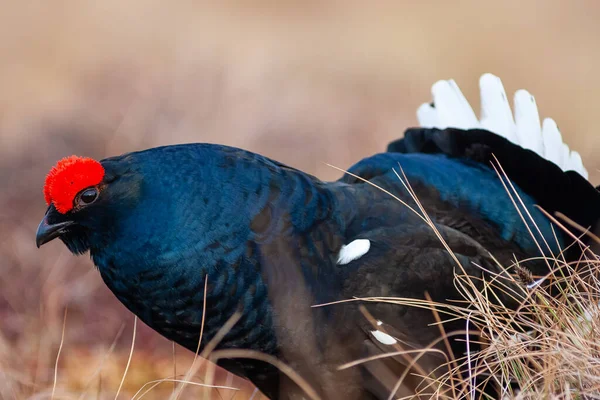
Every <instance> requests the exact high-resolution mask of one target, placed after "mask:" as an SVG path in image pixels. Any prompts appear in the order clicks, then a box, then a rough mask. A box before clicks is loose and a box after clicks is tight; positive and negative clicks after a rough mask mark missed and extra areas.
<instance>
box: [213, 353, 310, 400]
mask: <svg viewBox="0 0 600 400" xmlns="http://www.w3.org/2000/svg"><path fill="white" fill-rule="evenodd" d="M221 358H250V359H253V360H258V361H263V362H266V363H269V364H271V365H273V366H274V367H276V368H277V369H279V370H280V371H281V372H283V373H284V374H286V375H287V376H288V378H290V379H291V380H292V381H293V382H294V383H295V384H296V385H298V387H300V388H301V389H302V390H303V391H304V393H306V395H307V396H308V398H310V399H312V400H319V399H320V397H319V395H318V394H317V392H316V391H315V390H314V389H313V388H312V387H311V386H310V385H309V383H308V382H307V381H306V380H304V378H302V377H301V376H300V375H299V374H298V373H297V372H296V371H294V370H293V369H292V368H290V367H289V366H288V365H286V364H285V363H283V362H281V361H279V360H278V359H277V358H275V357H273V356H270V355H268V354H264V353H260V352H258V351H253V350H239V349H231V350H217V351H215V352H213V353H212V354H211V356H210V360H211V361H213V362H215V363H216V362H217V361H218V360H219V359H221Z"/></svg>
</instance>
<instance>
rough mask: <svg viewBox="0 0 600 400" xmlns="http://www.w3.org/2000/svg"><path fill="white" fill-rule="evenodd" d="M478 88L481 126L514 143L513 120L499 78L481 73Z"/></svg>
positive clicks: (515, 135) (515, 137) (515, 138)
mask: <svg viewBox="0 0 600 400" xmlns="http://www.w3.org/2000/svg"><path fill="white" fill-rule="evenodd" d="M479 89H480V92H481V127H482V128H483V129H486V130H488V131H490V132H494V133H495V134H497V135H500V136H502V137H504V138H506V139H508V140H510V141H511V142H513V143H516V141H517V134H516V131H515V129H516V128H515V121H514V120H513V116H512V112H511V111H510V105H509V104H508V98H507V97H506V92H505V91H504V86H502V81H501V80H500V78H498V77H497V76H494V75H492V74H483V75H482V76H481V78H480V79H479Z"/></svg>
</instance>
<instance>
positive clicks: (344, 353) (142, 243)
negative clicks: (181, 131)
mask: <svg viewBox="0 0 600 400" xmlns="http://www.w3.org/2000/svg"><path fill="white" fill-rule="evenodd" d="M102 165H103V166H104V168H105V170H106V176H105V179H104V181H103V183H102V191H101V195H100V196H99V199H98V200H97V201H96V203H94V204H93V205H92V206H90V207H89V208H87V209H83V210H80V211H77V212H73V213H70V214H68V215H66V216H59V215H58V214H56V213H53V212H52V207H51V210H50V211H49V214H48V215H49V217H48V218H49V219H53V221H54V219H56V222H58V221H59V220H60V218H71V219H73V220H74V221H75V222H76V225H75V226H74V227H73V228H71V230H70V231H68V232H65V233H64V234H63V236H62V237H61V239H62V240H63V241H64V242H65V243H67V245H68V246H69V248H71V249H72V250H74V252H83V251H85V250H86V249H89V250H90V253H91V256H92V258H93V260H94V263H95V264H96V265H97V266H98V269H99V271H100V273H101V275H102V278H103V279H104V281H105V282H106V284H107V285H108V287H109V288H110V289H111V290H112V291H113V292H114V293H115V295H116V296H117V297H118V298H119V300H120V301H121V302H122V303H123V304H124V305H125V306H126V307H128V308H129V309H130V310H131V311H132V312H134V313H135V314H136V315H138V316H139V317H140V318H141V319H142V320H143V321H144V322H146V323H147V324H148V325H150V326H151V327H152V328H154V329H155V330H157V331H158V332H160V333H161V334H163V335H164V336H166V337H167V338H169V339H172V340H174V341H176V342H178V343H180V344H181V345H183V346H185V347H187V348H189V349H191V350H195V349H196V346H197V341H198V339H199V333H200V328H201V323H202V319H203V315H202V309H203V307H204V297H206V305H205V306H206V315H204V319H205V323H204V334H203V337H202V343H201V344H202V345H205V344H206V343H207V342H208V341H209V340H210V339H212V338H213V337H214V336H215V334H216V333H217V331H218V330H219V329H220V328H221V326H222V325H223V324H224V323H225V322H226V321H227V319H228V318H229V317H230V316H231V315H232V314H234V313H235V312H236V311H239V312H240V313H241V318H240V320H239V322H238V323H237V324H236V325H235V326H234V327H233V329H231V330H230V331H229V332H228V333H227V334H226V335H225V337H224V338H223V340H222V341H221V342H220V343H219V346H218V347H219V348H242V349H251V350H258V351H261V352H265V353H268V354H270V355H273V356H275V357H278V358H280V359H281V360H282V361H284V362H286V363H288V364H290V365H291V366H292V367H294V368H295V369H296V370H297V371H298V372H299V373H300V374H301V375H303V376H304V377H305V378H307V379H308V380H309V381H310V382H312V383H314V384H316V385H318V386H319V390H320V393H321V394H322V395H323V396H325V397H331V396H332V394H335V395H339V396H344V398H352V397H354V398H364V397H365V396H374V397H377V398H379V397H382V396H383V397H385V396H386V395H385V394H381V393H385V390H386V389H385V385H383V386H381V385H379V386H378V385H377V384H368V383H366V382H367V379H366V378H364V376H363V374H362V373H360V372H356V370H347V371H337V366H338V365H340V364H341V363H343V362H347V361H350V360H351V359H354V358H356V357H358V356H360V355H361V354H362V352H364V351H366V352H367V353H368V352H369V350H368V349H369V348H370V345H369V344H368V343H371V344H372V341H369V340H368V338H369V336H368V335H369V333H368V332H369V329H368V328H364V326H363V329H359V333H358V335H357V333H356V332H357V330H356V325H357V324H359V323H358V322H357V321H358V320H362V319H361V317H360V315H359V314H358V311H357V309H356V307H355V306H354V304H353V303H347V304H346V305H343V306H333V307H324V308H314V307H312V306H313V305H315V304H320V303H325V302H331V301H336V300H343V299H347V298H350V297H352V296H358V297H361V296H363V297H364V296H400V297H406V296H408V295H411V296H416V297H419V296H421V297H422V296H423V293H424V292H425V291H428V292H430V293H431V294H432V297H433V298H434V300H436V301H446V300H447V299H448V298H450V297H453V296H456V291H455V288H454V285H453V282H452V277H453V271H454V267H455V265H454V264H453V263H454V260H453V259H452V258H451V257H450V256H449V254H448V253H447V252H446V250H445V248H444V247H443V246H442V245H441V243H440V241H439V239H438V237H437V236H436V235H435V234H434V233H433V230H432V229H431V228H430V227H429V226H428V225H427V224H426V223H425V222H423V220H422V219H421V218H420V217H419V216H418V215H416V214H414V213H413V212H412V211H410V210H409V209H408V208H407V207H405V206H404V205H402V204H401V203H400V202H398V201H397V200H395V199H393V198H392V197H391V196H389V195H388V194H385V193H384V192H383V191H381V190H380V189H378V188H377V187H374V186H372V185H370V184H368V183H364V182H363V181H361V180H359V179H356V178H354V177H352V176H350V175H345V176H344V177H343V178H341V179H340V180H339V181H337V182H321V181H319V180H318V179H316V178H315V177H313V176H311V175H308V174H306V173H303V172H301V171H298V170H296V169H293V168H290V167H288V166H285V165H282V164H280V163H278V162H275V161H273V160H270V159H268V158H265V157H262V156H260V155H257V154H253V153H250V152H246V151H243V150H240V149H236V148H231V147H227V146H219V145H211V144H189V145H177V146H166V147H159V148H155V149H149V150H146V151H142V152H136V153H130V154H125V155H123V156H119V157H114V158H109V159H106V160H103V161H102ZM400 168H401V169H402V171H403V173H404V174H406V176H407V178H408V181H409V183H410V185H411V186H412V187H413V188H414V190H415V192H416V193H417V195H418V197H419V199H420V201H421V202H422V204H423V206H424V207H425V210H426V211H427V212H428V213H429V215H430V216H431V218H432V220H433V222H434V223H435V224H436V226H437V228H438V230H439V232H440V234H441V235H442V237H443V238H444V239H445V240H446V241H447V242H448V244H449V245H450V247H451V248H452V250H453V251H454V252H455V253H456V255H457V259H458V260H459V262H460V263H461V265H462V268H464V269H465V270H467V271H468V272H470V273H472V274H474V275H478V274H479V275H481V274H482V270H481V269H478V268H476V267H475V266H474V265H480V266H484V267H485V268H486V269H487V270H490V271H491V270H495V269H496V270H497V265H496V264H495V263H492V262H491V261H490V259H489V256H488V252H492V253H493V254H494V256H496V258H497V259H499V260H500V261H501V262H506V263H510V262H511V261H512V260H513V257H514V255H517V256H523V257H525V256H538V255H540V250H539V248H538V245H537V244H536V243H535V241H534V240H533V238H532V237H531V235H530V234H529V231H528V230H527V229H526V227H525V225H524V223H523V222H522V220H521V218H520V217H519V215H518V213H517V212H516V211H515V209H514V206H513V203H512V201H511V199H510V197H509V196H508V194H507V192H506V190H505V188H504V185H503V184H502V181H501V180H500V179H499V178H498V176H497V175H496V173H495V172H494V171H493V170H492V169H491V168H489V166H487V165H486V164H484V163H478V162H476V161H474V160H472V159H467V158H465V157H451V155H449V154H444V152H443V151H441V152H438V153H437V154H420V152H412V154H411V152H410V151H405V152H401V153H396V152H388V153H382V154H379V155H375V156H373V157H370V158H367V159H364V160H362V161H361V162H359V163H358V164H356V165H355V166H353V167H352V168H351V169H350V172H351V173H353V174H356V175H359V176H361V177H363V178H365V179H367V180H369V181H370V182H371V183H372V184H374V185H377V186H379V187H382V188H384V189H386V190H389V191H391V192H392V193H393V194H394V195H396V196H398V197H400V198H401V199H403V200H404V201H405V202H407V203H408V204H411V205H413V206H414V201H413V200H412V198H411V196H410V195H409V193H408V192H407V190H406V189H405V188H404V187H403V186H402V184H401V182H400V180H399V179H398V177H397V176H396V174H395V173H394V172H393V170H394V169H395V170H396V171H398V172H399V171H400ZM401 175H402V173H401ZM517 191H518V194H519V196H520V197H521V199H522V200H523V202H524V204H525V206H526V208H527V209H528V211H529V212H530V213H531V215H532V216H533V218H534V220H535V222H536V224H537V226H538V227H539V229H540V232H541V235H543V236H544V238H545V239H546V242H547V243H548V244H549V246H550V251H551V252H557V251H558V248H559V246H561V247H562V246H564V244H565V242H564V238H563V237H561V236H560V235H559V236H558V237H559V240H563V242H561V243H558V244H557V243H556V242H555V239H554V235H553V232H552V228H551V225H550V223H549V222H548V221H547V219H546V218H545V217H544V216H543V215H542V214H541V213H540V212H539V211H538V210H536V209H535V208H534V207H533V205H534V204H536V202H537V201H539V199H536V198H534V197H532V196H530V195H529V194H528V193H529V192H528V191H527V188H525V190H524V189H523V188H517ZM415 208H416V207H415ZM51 222H52V221H51ZM533 232H534V236H536V239H537V240H538V242H540V243H541V241H540V240H539V239H541V237H540V235H539V234H538V233H537V231H536V230H533ZM355 239H369V240H370V241H371V249H370V250H369V252H367V254H366V255H364V256H363V257H361V258H359V259H358V260H356V261H353V262H350V263H349V264H347V265H338V264H337V257H338V253H339V251H340V249H341V248H342V246H343V245H347V244H349V243H350V242H352V241H353V240H355ZM541 249H542V251H543V252H546V251H547V250H548V249H547V248H546V247H545V245H544V244H541ZM498 272H501V271H498ZM205 281H206V282H207V284H208V290H207V292H206V293H205V292H204V284H205ZM371 311H372V312H373V313H374V314H376V317H377V318H381V319H382V320H385V322H386V324H390V326H391V328H390V329H395V333H396V334H397V336H402V337H406V340H407V342H414V343H415V344H417V345H421V346H423V345H426V344H428V343H429V341H430V340H433V339H434V337H435V335H436V334H437V333H439V332H438V331H437V330H435V329H433V330H432V329H431V328H430V327H429V325H428V324H429V323H433V322H434V321H433V320H431V315H429V314H427V315H426V314H424V311H419V310H416V311H415V310H408V309H406V308H400V309H398V308H393V309H392V308H390V306H389V305H379V306H372V308H371ZM411 331H412V333H414V335H412V336H411ZM424 359H425V358H424ZM432 362H433V361H432ZM223 365H224V366H225V367H226V368H228V369H230V370H231V371H232V372H235V373H238V374H242V375H245V376H247V377H248V378H249V379H251V380H252V381H253V382H254V383H255V384H257V385H258V386H259V387H260V388H261V389H262V390H263V391H264V392H265V393H267V394H268V395H270V396H272V397H277V396H279V395H280V394H281V393H282V391H283V392H285V390H286V389H285V387H286V386H285V385H287V384H289V382H287V381H285V380H281V378H280V376H279V374H278V373H277V371H276V370H275V369H274V368H272V367H270V366H268V365H266V364H263V363H260V362H254V361H249V360H244V361H243V362H236V361H231V360H226V361H224V363H223ZM357 374H358V375H357ZM292 386H293V385H292ZM382 387H383V388H382ZM287 388H288V389H289V387H287ZM388 389H389V388H388ZM377 393H379V394H377Z"/></svg>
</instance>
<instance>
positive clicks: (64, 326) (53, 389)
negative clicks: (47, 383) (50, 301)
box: [50, 308, 68, 400]
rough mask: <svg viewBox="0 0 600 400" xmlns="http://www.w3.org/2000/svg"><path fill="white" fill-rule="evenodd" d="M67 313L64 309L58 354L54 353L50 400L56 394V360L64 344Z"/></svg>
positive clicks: (66, 309)
mask: <svg viewBox="0 0 600 400" xmlns="http://www.w3.org/2000/svg"><path fill="white" fill-rule="evenodd" d="M67 311H68V308H65V315H64V316H63V325H62V333H61V334H60V345H59V346H58V352H57V353H56V361H55V363H54V383H53V384H52V394H51V395H50V399H51V400H52V399H54V393H56V383H57V381H58V360H59V359H60V353H61V351H62V348H63V343H64V342H65V328H66V326H67Z"/></svg>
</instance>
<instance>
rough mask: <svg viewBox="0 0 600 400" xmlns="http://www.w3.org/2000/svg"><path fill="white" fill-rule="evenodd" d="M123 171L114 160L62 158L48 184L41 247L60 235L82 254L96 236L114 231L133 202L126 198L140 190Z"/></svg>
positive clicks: (38, 241)
mask: <svg viewBox="0 0 600 400" xmlns="http://www.w3.org/2000/svg"><path fill="white" fill-rule="evenodd" d="M123 172H124V171H120V170H119V168H115V165H114V164H113V163H110V162H108V163H105V162H103V163H101V162H99V161H96V160H93V159H91V158H86V157H78V156H70V157H65V158H63V159H62V160H60V161H58V162H57V163H56V165H55V166H54V167H53V168H52V169H51V170H50V172H49V173H48V175H47V177H46V181H45V184H44V198H45V200H46V203H47V204H48V209H47V211H46V214H45V215H44V218H43V219H42V221H41V222H40V224H39V226H38V230H37V234H36V244H37V246H38V247H40V246H41V245H43V244H45V243H47V242H49V241H51V240H53V239H55V238H60V239H61V240H62V241H63V242H64V243H65V245H66V246H67V247H68V248H69V250H70V251H71V252H73V253H74V254H82V253H84V252H86V251H87V250H89V249H90V240H91V239H92V238H93V237H94V236H99V235H100V234H101V235H102V236H103V237H106V235H107V234H110V231H111V227H113V226H114V225H115V224H117V218H118V214H119V213H120V212H122V211H121V210H122V209H123V208H127V207H126V205H127V204H128V203H132V202H131V201H130V202H127V201H123V199H130V200H131V199H134V198H135V197H136V194H135V192H136V190H137V189H139V185H132V184H131V183H132V182H131V181H132V179H131V176H129V177H128V176H127V175H131V174H127V173H123ZM122 178H125V179H122ZM117 205H118V207H116V206H117Z"/></svg>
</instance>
